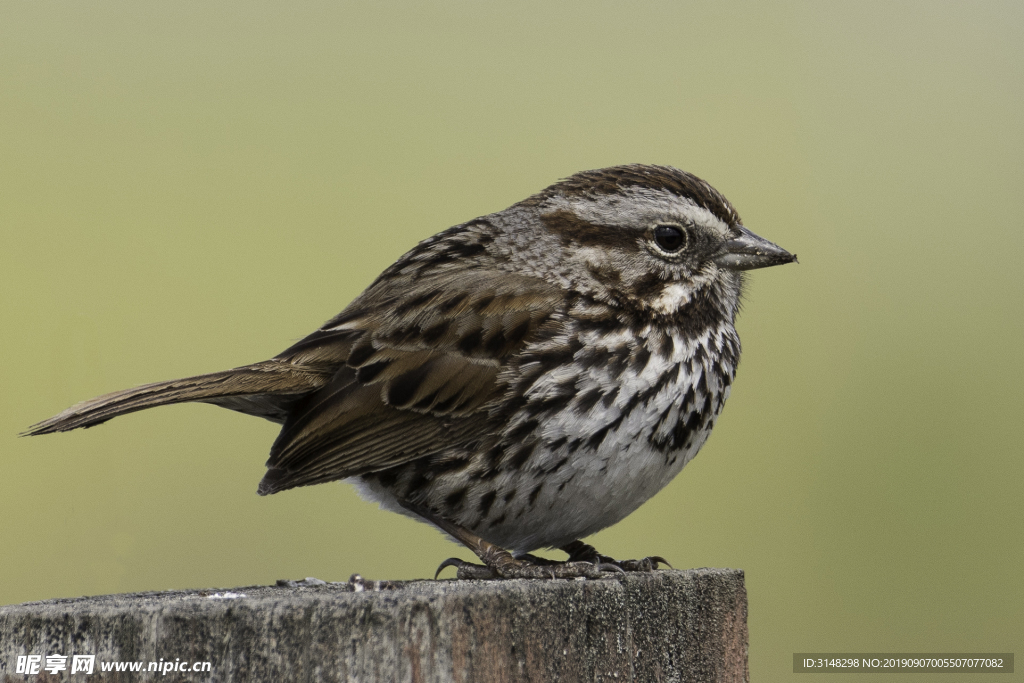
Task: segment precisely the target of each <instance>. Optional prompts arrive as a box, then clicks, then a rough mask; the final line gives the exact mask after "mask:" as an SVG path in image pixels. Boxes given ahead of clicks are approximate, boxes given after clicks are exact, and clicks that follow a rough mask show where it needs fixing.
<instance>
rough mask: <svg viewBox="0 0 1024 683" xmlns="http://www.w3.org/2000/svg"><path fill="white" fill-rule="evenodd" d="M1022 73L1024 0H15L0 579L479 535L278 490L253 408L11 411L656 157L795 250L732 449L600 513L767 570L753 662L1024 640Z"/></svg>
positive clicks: (138, 578) (752, 365) (609, 540)
mask: <svg viewBox="0 0 1024 683" xmlns="http://www.w3.org/2000/svg"><path fill="white" fill-rule="evenodd" d="M1022 105H1024V5H1022V4H1021V3H1019V2H1003V3H994V2H993V3H949V2H945V3H942V2H904V3H890V2H858V3H848V4H839V3H822V2H795V3H794V2H789V3H771V4H767V3H737V2H730V3H713V4H712V3H707V4H690V3H678V2H661V3H644V4H629V3H612V2H586V3H582V2H581V3H565V4H553V3H549V2H529V3H515V4H514V5H505V6H498V5H497V4H496V3H495V4H489V5H484V4H483V3H469V2H463V3H458V2H426V3H408V2H406V3H390V4H384V3H381V4H376V3H374V4H372V6H371V4H370V3H367V4H365V5H351V4H347V3H335V2H320V3H312V2H300V3H266V2H223V1H213V2H209V1H204V2H196V1H191V0H189V1H175V2H162V3H157V2H136V1H131V2H127V1H125V2H107V1H103V2H101V1H97V0H87V1H80V2H57V1H50V2H23V1H19V2H6V3H4V4H3V5H2V7H0V160H2V161H0V235H2V238H3V239H2V249H0V291H2V302H0V306H2V310H0V316H2V320H3V325H2V327H0V340H2V342H0V343H2V348H3V363H2V367H0V383H2V387H3V390H2V392H0V468H2V469H0V472H2V476H0V519H2V524H0V556H2V558H3V559H2V560H0V604H7V603H13V602H20V601H27V600H38V599H44V598H50V597H58V596H74V595H82V594H98V593H112V592H123V591H140V590H155V589H167V588H186V587H212V586H217V587H230V586H239V585H245V584H256V583H263V584H266V583H272V582H273V581H274V580H275V579H278V578H286V577H287V578H301V577H305V576H317V577H319V578H322V579H325V580H340V581H343V580H346V579H347V578H348V576H349V575H350V574H351V573H353V572H360V573H362V574H363V575H364V576H367V577H371V578H392V579H404V578H417V577H419V578H422V577H427V576H430V575H432V574H433V571H434V568H435V567H436V566H437V564H438V563H439V562H440V561H441V560H443V559H444V558H446V557H448V556H450V555H452V554H458V555H461V556H463V557H465V558H466V559H469V557H470V556H469V553H468V552H467V551H464V550H462V549H460V548H458V547H456V546H454V545H451V544H450V543H448V542H447V541H445V540H444V539H443V538H442V537H441V536H440V535H439V534H438V533H437V532H435V531H433V530H431V529H430V528H428V527H425V526H422V525H419V524H416V523H415V522H412V521H409V520H407V519H405V518H401V517H399V516H397V515H393V514H389V513H386V512H381V511H380V510H378V509H377V508H376V507H375V506H374V505H371V504H368V503H365V502H362V501H361V500H359V499H358V497H357V496H356V494H355V493H354V492H353V490H352V489H351V488H350V487H349V486H347V485H344V484H338V485H326V486H316V487H312V488H307V489H298V490H293V491H288V492H286V493H283V494H280V495H276V496H272V497H268V498H260V497H257V496H256V495H255V489H256V484H257V482H258V481H259V479H260V477H261V476H262V474H263V469H264V468H263V462H264V460H265V458H266V454H267V451H268V449H269V446H270V444H271V442H272V440H273V438H274V436H275V434H276V427H275V425H273V424H271V423H269V422H263V421H260V420H257V419H255V418H250V417H246V416H243V415H240V414H236V413H232V412H230V411H226V410H222V409H218V408H214V407H211V406H203V405H198V406H196V405H193V406H175V407H169V408H163V409H160V410H155V411H151V412H146V413H139V414H135V415H131V416H128V417H124V418H120V419H118V420H115V421H114V422H112V423H109V424H107V425H104V426H102V427H100V428H98V429H93V430H88V431H80V432H75V433H70V434H63V435H57V436H50V437H41V438H33V439H19V438H17V437H16V434H17V433H18V432H19V431H21V430H23V429H24V428H25V427H27V426H28V425H30V424H32V423H33V422H36V421H38V420H40V419H43V418H45V417H48V416H50V415H52V414H54V413H56V412H59V411H60V410H62V409H64V408H65V407H67V406H68V405H70V404H72V403H75V402H77V401H79V400H82V399H86V398H90V397H92V396H95V395H98V394H101V393H105V392H108V391H113V390H116V389H122V388H127V387H130V386H133V385H137V384H141V383H145V382H150V381H156V380H161V379H168V378H173V377H179V376H183V375H190V374H196V373H201V372H207V371H213V370H220V369H224V368H227V367H233V366H236V365H241V364H244V363H249V362H252V361H257V360H262V359H264V358H267V357H269V356H272V355H274V354H275V353H277V352H278V351H280V350H282V349H284V348H285V347H286V346H288V345H289V344H290V343H291V342H292V341H293V340H295V339H297V338H299V337H302V336H304V335H305V334H306V333H308V332H310V331H312V330H313V329H315V328H316V327H317V326H318V325H319V324H320V323H321V322H323V321H324V320H326V319H327V318H329V317H331V316H332V315H334V314H335V313H336V312H338V311H339V310H341V309H342V308H343V307H344V306H345V304H346V303H348V301H350V300H351V299H352V298H353V297H354V296H355V295H356V294H358V293H359V291H360V290H361V289H362V288H363V287H365V286H366V285H367V284H369V283H370V281H371V280H372V279H373V278H374V276H375V275H376V274H377V273H378V272H380V271H381V270H382V269H383V268H384V267H386V266H387V265H388V264H389V263H391V262H392V261H393V260H394V259H395V258H396V257H397V256H399V255H400V254H402V253H403V252H405V251H406V250H407V249H409V248H410V247H411V246H412V245H414V244H415V243H416V242H417V241H419V240H421V239H423V238H425V237H427V236H429V235H431V234H433V233H435V232H437V231H439V230H441V229H443V228H446V227H448V226H450V225H453V224H455V223H459V222H462V221H464V220H467V219H469V218H473V217H475V216H477V215H480V214H484V213H489V212H491V211H496V210H500V209H502V208H504V207H506V206H508V205H509V204H511V203H513V202H515V201H517V200H519V199H521V198H523V197H525V196H526V195H528V194H530V193H532V192H535V191H537V190H539V189H541V188H542V187H544V186H546V185H547V184H549V183H551V182H553V181H555V180H556V179H558V178H560V177H564V176H566V175H569V174H571V173H573V172H576V171H579V170H582V169H588V168H596V167H601V166H607V165H612V164H619V163H628V162H645V163H660V164H671V165H675V166H678V167H680V168H683V169H686V170H689V171H691V172H694V173H696V174H697V175H699V176H701V177H703V178H705V179H707V180H709V181H710V182H711V183H712V184H714V185H715V186H716V187H717V188H718V189H720V190H721V191H722V192H723V193H724V194H725V195H726V196H728V197H729V198H730V199H731V200H732V202H733V203H734V204H735V205H736V206H737V207H738V209H739V211H740V213H741V215H742V216H743V217H744V222H745V223H746V224H747V225H748V226H750V227H751V228H753V229H754V230H755V231H756V232H758V233H760V234H762V235H764V236H765V237H768V238H769V239H772V240H773V241H776V242H778V243H779V244H781V245H783V246H784V247H786V248H787V249H790V250H791V251H794V252H796V253H798V254H799V255H800V259H801V263H800V265H793V266H787V267H785V268H776V269H771V270H766V271H759V272H756V273H753V274H752V277H751V278H750V281H751V284H750V287H749V290H748V292H749V293H748V296H747V302H746V307H745V309H744V312H743V314H742V316H741V319H740V322H739V328H740V332H741V334H742V336H743V341H744V348H745V353H744V357H743V363H742V366H741V369H740V372H739V376H738V381H737V383H736V384H735V386H734V388H733V394H732V398H731V400H730V402H729V405H728V407H727V409H726V410H725V413H724V414H723V417H722V419H721V420H720V421H719V424H718V427H717V429H716V430H715V433H714V435H713V437H712V438H711V440H710V442H709V443H708V445H707V446H706V447H705V448H704V450H703V451H702V453H701V455H700V456H699V457H698V458H697V459H696V460H695V461H694V462H693V463H692V464H691V465H690V466H689V467H688V468H687V469H686V471H685V472H684V474H683V475H682V476H680V477H679V478H678V479H677V480H676V481H674V482H673V483H672V484H671V485H670V486H669V487H668V488H667V489H666V490H665V491H663V492H662V493H661V494H660V495H658V496H657V497H656V498H655V499H653V500H652V501H651V502H650V503H648V504H647V505H645V506H644V507H643V508H642V509H640V510H639V511H638V512H636V513H635V514H633V515H632V516H631V517H629V518H628V519H627V520H625V521H624V522H622V523H621V524H619V525H618V526H616V527H614V528H612V529H609V530H607V531H604V532H602V533H601V534H599V535H597V536H596V537H593V539H592V541H593V542H594V543H595V544H596V545H598V547H599V548H600V549H601V550H602V551H603V552H605V553H608V554H611V555H615V556H619V557H636V556H641V555H645V554H649V553H658V554H662V555H664V556H666V557H668V558H669V559H670V560H671V561H672V562H673V563H674V564H675V566H676V567H683V568H685V567H702V566H714V567H739V568H742V569H744V570H746V572H747V574H746V575H747V586H748V591H749V599H750V622H749V623H750V633H751V637H750V661H751V672H752V676H753V678H754V680H758V681H774V680H787V679H789V678H790V677H791V676H792V653H793V652H797V651H819V652H820V651H840V652H858V651H861V652H866V651H889V652H892V651H905V652H941V651H952V652H975V651H989V652H996V651H1012V650H1014V648H1015V646H1017V645H1019V644H1020V642H1021V637H1022V635H1024V599H1022V598H1024V589H1022V585H1024V582H1022V581H1021V577H1020V573H1021V568H1022V566H1024V550H1022V548H1024V543H1022V538H1021V536H1022V531H1024V519H1022V517H1024V515H1022V506H1021V491H1022V484H1021V482H1022V475H1024V458H1022V457H1021V456H1022V451H1024V439H1022V436H1021V426H1022V413H1024V390H1022V387H1024V361H1022V358H1021V354H1022V351H1024V305H1022V302H1024V296H1022V295H1024V278H1022V277H1021V276H1020V271H1021V263H1022V258H1024V246H1022V243H1024V240H1022V237H1021V228H1022V223H1024V201H1022V187H1024V106H1022ZM1018 650H1019V648H1018ZM1018 654H1019V652H1018ZM825 678H827V676H816V675H805V676H803V677H802V679H804V680H808V681H813V680H818V679H822V680H824V679H825ZM872 680H875V681H880V680H882V678H880V677H875V678H872ZM913 680H918V679H913ZM1001 680H1006V678H1005V677H1004V678H1002V679H1001Z"/></svg>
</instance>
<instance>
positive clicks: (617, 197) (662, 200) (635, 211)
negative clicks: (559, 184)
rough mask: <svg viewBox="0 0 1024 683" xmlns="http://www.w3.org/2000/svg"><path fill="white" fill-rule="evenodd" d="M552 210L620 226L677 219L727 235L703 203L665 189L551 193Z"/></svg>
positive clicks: (724, 227) (642, 224)
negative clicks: (589, 194) (582, 194)
mask: <svg viewBox="0 0 1024 683" xmlns="http://www.w3.org/2000/svg"><path fill="white" fill-rule="evenodd" d="M548 206H550V207H551V209H552V210H555V211H558V210H569V211H571V212H572V213H574V214H576V215H577V216H579V217H580V218H582V219H583V220H585V221H588V222H590V223H596V224H600V225H619V226H623V227H636V226H646V225H648V224H653V223H655V222H657V221H665V220H673V219H675V220H678V221H680V222H682V223H692V224H693V225H699V226H702V227H705V228H710V229H712V230H714V231H716V232H718V233H719V234H720V235H722V236H723V237H724V236H728V235H729V233H730V230H729V225H728V224H727V223H726V222H725V221H723V220H722V219H721V218H719V217H718V216H716V215H715V214H714V213H712V212H711V211H708V210H707V209H705V208H704V207H703V206H698V205H697V204H694V203H693V201H692V200H690V199H687V198H686V197H680V196H679V195H677V194H673V193H671V192H668V191H667V190H651V189H648V188H637V187H631V188H626V189H625V190H623V193H622V194H612V195H598V196H596V197H575V196H574V197H571V198H567V197H564V196H555V197H552V198H551V200H550V201H549V204H548Z"/></svg>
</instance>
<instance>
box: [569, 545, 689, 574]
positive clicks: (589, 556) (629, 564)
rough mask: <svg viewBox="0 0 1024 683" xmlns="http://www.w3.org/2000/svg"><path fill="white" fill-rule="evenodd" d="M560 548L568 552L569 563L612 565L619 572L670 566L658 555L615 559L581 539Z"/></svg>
mask: <svg viewBox="0 0 1024 683" xmlns="http://www.w3.org/2000/svg"><path fill="white" fill-rule="evenodd" d="M562 550H563V551H564V552H566V553H568V554H569V563H577V562H589V563H590V564H593V565H598V566H601V567H614V568H616V569H618V570H619V571H621V572H653V571H654V570H655V569H657V568H658V565H662V564H663V565H665V566H666V567H671V566H672V565H671V564H669V563H668V560H666V559H665V558H664V557H661V556H659V555H651V556H650V557H644V558H642V559H639V560H616V559H613V558H611V557H608V556H607V555H602V554H601V553H599V552H597V549H596V548H595V547H594V546H592V545H588V544H586V543H584V542H583V541H573V542H572V543H570V544H568V545H564V546H562Z"/></svg>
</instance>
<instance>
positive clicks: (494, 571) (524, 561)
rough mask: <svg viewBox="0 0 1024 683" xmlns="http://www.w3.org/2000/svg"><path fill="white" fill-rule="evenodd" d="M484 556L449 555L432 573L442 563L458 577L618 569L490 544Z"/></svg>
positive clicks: (580, 574) (562, 575)
mask: <svg viewBox="0 0 1024 683" xmlns="http://www.w3.org/2000/svg"><path fill="white" fill-rule="evenodd" d="M484 554H485V555H486V557H481V558H480V559H481V560H483V561H484V564H482V565H481V564H472V563H470V562H464V561H463V560H460V559H458V558H456V557H451V558H449V559H447V560H445V561H444V562H442V563H441V566H440V567H438V568H437V573H435V574H434V578H435V579H436V578H437V576H438V574H440V573H441V570H442V569H444V568H445V567H455V569H456V570H457V573H456V577H457V578H459V579H484V580H492V579H579V578H584V579H599V578H601V577H602V576H603V575H604V573H605V572H608V571H614V572H621V571H622V570H621V569H620V568H618V567H613V566H609V565H602V564H594V563H592V562H556V561H554V560H548V559H545V558H543V557H536V556H534V555H524V556H522V557H514V556H513V555H512V553H510V552H508V551H507V550H504V549H502V548H498V547H497V546H492V547H491V548H489V549H488V552H486V553H484Z"/></svg>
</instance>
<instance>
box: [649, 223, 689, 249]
mask: <svg viewBox="0 0 1024 683" xmlns="http://www.w3.org/2000/svg"><path fill="white" fill-rule="evenodd" d="M654 242H655V243H656V244H657V245H658V246H659V247H660V248H661V249H663V250H664V251H667V252H673V253H674V252H677V251H679V250H680V249H682V248H683V247H684V246H686V233H685V232H683V229H682V228H680V227H679V226H678V225H657V226H655V227H654Z"/></svg>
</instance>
